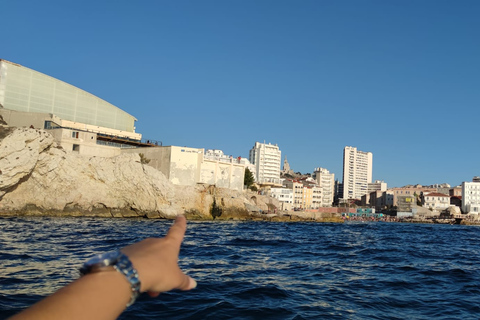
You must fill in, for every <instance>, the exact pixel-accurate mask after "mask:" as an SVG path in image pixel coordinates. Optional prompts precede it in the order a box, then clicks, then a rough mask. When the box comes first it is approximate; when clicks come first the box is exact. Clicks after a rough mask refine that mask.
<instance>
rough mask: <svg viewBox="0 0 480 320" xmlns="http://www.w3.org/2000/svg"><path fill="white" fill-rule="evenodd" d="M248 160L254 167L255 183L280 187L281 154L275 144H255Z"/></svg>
mask: <svg viewBox="0 0 480 320" xmlns="http://www.w3.org/2000/svg"><path fill="white" fill-rule="evenodd" d="M248 160H250V162H251V163H252V164H254V165H255V169H256V171H257V177H256V178H257V183H259V184H275V185H281V183H280V167H281V162H282V152H281V151H280V149H279V148H278V146H277V145H276V144H275V145H273V144H270V143H269V144H266V143H260V142H255V145H254V146H253V148H252V149H251V150H250V154H249V157H248Z"/></svg>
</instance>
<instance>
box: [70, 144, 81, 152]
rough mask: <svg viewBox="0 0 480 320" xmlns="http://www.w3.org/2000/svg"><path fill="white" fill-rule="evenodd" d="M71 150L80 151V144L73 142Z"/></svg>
mask: <svg viewBox="0 0 480 320" xmlns="http://www.w3.org/2000/svg"><path fill="white" fill-rule="evenodd" d="M72 150H73V151H76V152H80V146H79V145H78V144H74V145H73V149H72Z"/></svg>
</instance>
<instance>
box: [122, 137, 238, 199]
mask: <svg viewBox="0 0 480 320" xmlns="http://www.w3.org/2000/svg"><path fill="white" fill-rule="evenodd" d="M122 152H124V153H143V154H144V156H145V158H147V159H149V160H150V162H149V163H148V165H150V166H152V167H154V168H155V169H157V170H159V171H161V172H163V174H165V176H166V177H167V178H168V179H169V180H170V181H171V182H172V183H174V184H178V185H188V186H193V185H195V184H197V183H205V184H209V185H216V186H217V187H219V188H228V189H234V190H239V191H241V190H243V180H244V176H245V166H244V165H242V164H239V163H233V162H223V161H216V160H207V159H204V157H203V154H204V150H203V149H197V148H187V147H176V146H167V147H153V148H136V149H123V150H122Z"/></svg>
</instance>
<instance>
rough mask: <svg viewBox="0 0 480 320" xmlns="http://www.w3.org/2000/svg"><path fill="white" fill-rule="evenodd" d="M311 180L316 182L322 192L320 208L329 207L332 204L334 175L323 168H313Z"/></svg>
mask: <svg viewBox="0 0 480 320" xmlns="http://www.w3.org/2000/svg"><path fill="white" fill-rule="evenodd" d="M313 178H314V179H315V180H316V181H317V184H318V186H319V188H320V189H321V190H322V199H321V203H320V206H321V207H330V206H331V205H332V203H333V196H334V193H335V174H333V173H330V171H328V170H327V169H325V168H315V169H314V170H313Z"/></svg>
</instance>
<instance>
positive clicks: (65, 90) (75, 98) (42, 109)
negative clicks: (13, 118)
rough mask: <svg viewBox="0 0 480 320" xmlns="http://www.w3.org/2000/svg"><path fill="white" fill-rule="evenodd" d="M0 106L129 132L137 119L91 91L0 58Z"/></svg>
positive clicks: (132, 129)
mask: <svg viewBox="0 0 480 320" xmlns="http://www.w3.org/2000/svg"><path fill="white" fill-rule="evenodd" d="M0 107H3V108H5V109H9V110H15V111H21V112H38V113H50V114H53V115H55V116H58V117H59V118H61V119H64V120H69V121H74V122H79V123H84V124H88V125H93V126H98V127H105V128H110V129H115V130H120V131H126V132H132V133H133V132H135V121H136V120H137V119H136V118H135V117H133V116H132V115H130V114H128V113H127V112H125V111H123V110H121V109H119V108H117V107H116V106H114V105H113V104H110V103H108V102H107V101H105V100H102V99H100V98H98V97H96V96H94V95H93V94H90V93H88V92H86V91H84V90H82V89H79V88H77V87H75V86H72V85H70V84H68V83H66V82H63V81H61V80H58V79H55V78H53V77H50V76H48V75H46V74H43V73H40V72H37V71H35V70H32V69H29V68H26V67H23V66H21V65H19V64H16V63H12V62H9V61H6V60H0Z"/></svg>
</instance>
